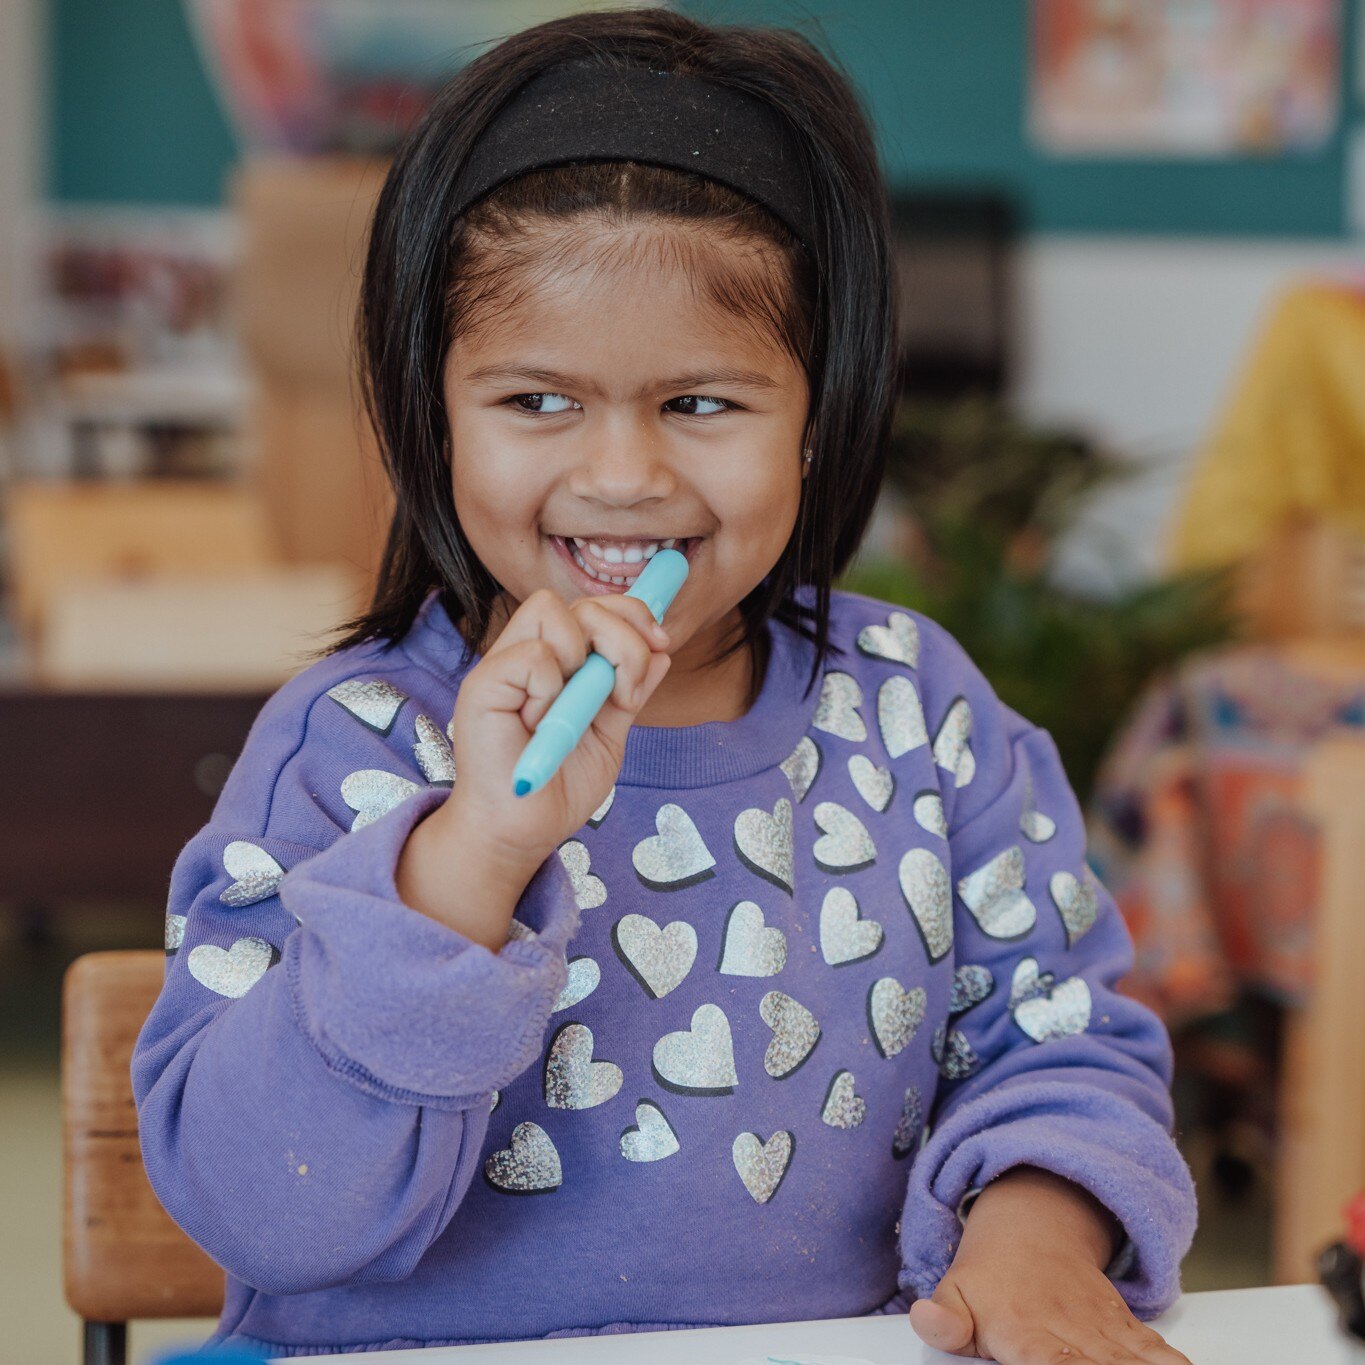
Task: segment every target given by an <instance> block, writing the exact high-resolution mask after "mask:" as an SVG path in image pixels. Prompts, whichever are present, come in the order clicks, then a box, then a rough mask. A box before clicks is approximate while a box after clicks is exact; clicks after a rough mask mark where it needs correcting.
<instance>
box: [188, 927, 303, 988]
mask: <svg viewBox="0 0 1365 1365" xmlns="http://www.w3.org/2000/svg"><path fill="white" fill-rule="evenodd" d="M279 960H280V955H279V953H277V952H276V951H275V949H274V948H273V947H272V946H271V945H270V944H269V943H267V942H266V941H265V939H263V938H256V937H255V936H254V935H253V936H251V937H249V938H239V939H238V940H237V941H236V942H235V943H234V944H233V945H232V947H231V948H226V949H225V948H218V947H215V946H214V945H213V944H211V943H201V944H199V945H198V946H197V947H195V948H191V949H190V956H189V969H190V975H191V976H192V977H194V979H195V980H196V981H197V982H199V984H200V985H201V986H207V987H208V988H209V990H211V991H213V992H215V993H216V994H218V995H225V996H227V997H228V999H230V1000H237V999H239V998H240V997H241V996H244V995H245V994H246V993H247V991H249V990H250V989H251V988H252V987H253V986H254V985H255V984H256V983H257V982H258V981H259V980H260V979H261V978H262V977H263V976H264V975H265V974H266V972H267V971H268V970H269V969H270V968H271V967H273V966H274V965H275V963H277V962H278V961H279Z"/></svg>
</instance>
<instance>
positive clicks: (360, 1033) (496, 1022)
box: [280, 788, 578, 1108]
mask: <svg viewBox="0 0 1365 1365" xmlns="http://www.w3.org/2000/svg"><path fill="white" fill-rule="evenodd" d="M447 795H448V793H447V792H446V790H445V789H443V788H434V789H433V788H427V789H424V790H422V791H420V792H416V793H414V794H413V795H412V796H410V797H409V798H408V799H407V800H406V801H404V802H402V803H401V804H400V805H399V806H397V807H395V808H394V809H393V810H392V811H390V812H389V813H388V814H386V815H385V816H383V817H381V818H380V819H378V820H376V821H374V822H373V823H372V824H369V825H366V826H364V827H362V828H361V829H359V830H356V831H354V832H351V833H348V834H344V835H342V837H341V838H340V839H338V840H337V841H336V842H335V843H334V844H332V845H331V846H329V847H328V848H326V849H324V850H323V851H322V852H321V853H319V854H317V855H316V856H315V857H313V858H310V859H309V860H308V861H307V862H305V863H302V864H300V865H298V866H297V867H296V868H294V869H293V870H291V871H290V872H289V873H288V874H287V875H286V877H285V879H284V882H283V883H282V885H281V889H280V895H281V899H282V901H283V903H284V905H285V907H286V908H287V909H288V910H289V911H290V912H291V913H292V914H293V915H294V916H295V918H296V919H297V920H298V921H299V928H298V930H297V931H296V932H294V933H292V934H290V936H289V938H288V939H287V940H286V942H285V950H284V962H283V964H282V965H283V966H284V968H285V972H286V976H287V979H288V981H289V985H290V990H291V995H292V1001H293V1007H294V1015H295V1018H296V1019H297V1021H298V1023H299V1026H300V1028H301V1029H302V1030H303V1032H304V1033H305V1034H306V1036H307V1037H308V1038H309V1039H310V1041H311V1042H312V1043H313V1045H314V1046H315V1047H316V1048H317V1049H318V1051H319V1052H320V1053H321V1054H322V1056H323V1058H324V1059H325V1060H326V1061H327V1062H328V1064H329V1065H330V1066H331V1067H332V1068H333V1070H334V1071H336V1072H338V1073H339V1074H341V1075H343V1076H346V1077H347V1078H348V1079H350V1080H351V1081H352V1082H354V1083H355V1084H357V1085H359V1086H360V1087H361V1088H362V1089H365V1090H368V1091H371V1092H372V1093H375V1094H378V1095H381V1096H383V1097H384V1098H387V1099H400V1100H402V1099H406V1100H409V1101H410V1102H413V1103H418V1104H429V1105H436V1106H439V1107H443V1108H467V1107H469V1104H470V1102H471V1101H472V1100H474V1099H476V1098H477V1097H479V1096H482V1095H486V1094H488V1092H490V1091H492V1090H499V1089H501V1088H502V1087H503V1086H505V1085H506V1084H507V1083H508V1082H509V1081H511V1080H512V1079H513V1078H514V1077H516V1076H517V1075H519V1074H520V1073H521V1072H522V1071H524V1070H525V1069H526V1067H528V1066H529V1065H531V1063H532V1062H533V1061H534V1060H535V1058H536V1057H537V1056H538V1055H539V1052H540V1048H541V1044H542V1042H543V1039H544V1033H545V1028H546V1024H547V1022H548V1020H549V1017H550V1014H551V1012H552V1010H553V1007H554V1002H555V1000H556V998H557V996H558V995H559V992H560V991H561V990H562V988H563V986H564V982H565V977H566V973H567V965H566V960H565V951H564V950H565V947H566V945H567V944H568V942H569V939H570V938H571V937H572V936H573V934H574V933H575V931H576V930H577V928H578V907H577V904H576V902H575V899H574V894H573V886H572V883H571V881H570V879H569V875H568V872H567V871H566V869H565V868H564V866H563V864H562V863H561V861H560V859H559V858H558V857H557V856H554V855H551V856H550V857H549V858H547V859H546V860H545V862H544V863H542V864H541V866H540V867H539V868H538V869H537V871H536V874H535V876H534V877H533V878H532V879H531V881H530V883H529V884H528V885H527V887H526V889H525V891H524V892H523V893H522V896H521V899H520V901H519V902H518V905H517V919H518V920H519V921H520V922H521V923H522V924H523V925H526V926H534V930H533V932H526V931H523V932H521V933H519V934H517V935H516V936H515V937H511V938H509V940H508V941H507V942H506V943H505V944H504V945H503V946H502V948H501V949H499V950H498V951H497V952H496V953H494V952H490V951H489V950H488V949H487V948H485V947H484V946H483V945H482V944H477V943H474V942H472V941H471V940H469V939H467V938H465V937H464V935H462V934H460V933H458V932H457V931H456V930H454V929H451V928H449V927H448V926H447V925H443V924H439V923H437V922H436V921H435V920H433V919H430V918H428V917H427V916H426V915H423V914H421V913H419V912H418V911H416V910H414V909H412V908H411V907H410V906H408V905H405V904H404V903H403V902H402V901H401V900H400V899H399V897H398V893H397V890H396V886H395V881H394V874H395V869H396V867H397V863H398V859H399V856H400V854H401V852H402V849H403V845H404V843H405V842H406V841H407V838H408V835H409V834H410V833H411V831H412V829H413V828H414V826H415V825H416V824H417V823H418V822H419V821H420V820H421V819H422V818H423V817H424V816H426V815H428V814H429V813H430V812H431V811H432V810H433V809H434V808H435V807H436V806H438V805H439V804H441V802H442V801H443V800H444V799H445V797H446V796H447Z"/></svg>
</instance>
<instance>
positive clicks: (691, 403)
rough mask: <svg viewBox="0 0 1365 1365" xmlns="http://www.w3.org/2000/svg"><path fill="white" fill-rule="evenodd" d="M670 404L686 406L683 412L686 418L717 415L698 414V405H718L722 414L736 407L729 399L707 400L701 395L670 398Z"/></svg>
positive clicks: (713, 412) (712, 412)
mask: <svg viewBox="0 0 1365 1365" xmlns="http://www.w3.org/2000/svg"><path fill="white" fill-rule="evenodd" d="M668 402H669V403H682V404H684V408H683V411H682V416H684V417H714V416H715V415H716V410H713V411H710V412H698V411H697V404H698V403H714V404H716V405H717V409H718V410H719V411H720V412H728V411H729V410H730V409H731V408H733V407H734V406H735V405H734V404H733V403H731V402H730V401H729V400H728V399H725V398H706V397H703V396H702V395H701V394H696V393H688V394H684V395H683V396H682V397H681V398H670V399H669V400H668ZM664 406H665V407H667V406H668V404H665V405H664Z"/></svg>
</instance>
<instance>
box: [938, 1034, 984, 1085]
mask: <svg viewBox="0 0 1365 1365" xmlns="http://www.w3.org/2000/svg"><path fill="white" fill-rule="evenodd" d="M929 1055H930V1056H931V1057H932V1058H933V1059H934V1064H935V1065H936V1066H937V1067H938V1070H939V1075H941V1076H942V1077H943V1079H944V1080H945V1081H965V1080H966V1079H967V1077H968V1076H970V1075H971V1074H972V1072H973V1071H975V1070H976V1068H977V1067H978V1066H979V1065H980V1059H979V1058H978V1057H977V1055H976V1053H975V1052H974V1051H973V1050H972V1045H971V1043H969V1042H968V1041H967V1036H966V1034H964V1033H962V1032H961V1030H959V1029H955V1028H949V1027H948V1025H947V1024H940V1025H939V1026H938V1028H937V1029H935V1030H934V1038H933V1041H932V1042H931V1043H930V1045H929Z"/></svg>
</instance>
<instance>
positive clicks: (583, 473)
mask: <svg viewBox="0 0 1365 1365" xmlns="http://www.w3.org/2000/svg"><path fill="white" fill-rule="evenodd" d="M677 487H678V480H677V475H676V474H675V473H674V470H673V467H672V465H671V463H670V462H669V458H668V451H667V449H666V447H665V446H664V445H662V444H661V443H660V441H659V438H658V436H657V435H655V434H653V433H648V434H647V433H646V432H644V431H642V430H641V429H640V427H639V425H637V424H635V423H629V424H623V425H622V426H621V427H620V428H619V429H618V430H615V431H608V430H598V431H597V432H593V433H585V436H584V445H583V452H582V455H581V457H580V458H579V460H578V461H577V463H576V464H575V466H574V469H573V473H572V474H571V476H570V478H569V489H570V491H571V492H572V493H573V494H574V495H575V496H576V497H579V498H582V499H584V500H585V501H588V502H598V503H603V504H606V505H610V506H617V507H630V506H634V505H635V504H637V503H642V502H651V501H654V500H656V499H658V500H661V499H664V498H667V497H669V496H670V495H671V494H673V493H674V492H675V491H676V490H677Z"/></svg>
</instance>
